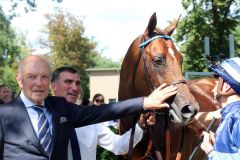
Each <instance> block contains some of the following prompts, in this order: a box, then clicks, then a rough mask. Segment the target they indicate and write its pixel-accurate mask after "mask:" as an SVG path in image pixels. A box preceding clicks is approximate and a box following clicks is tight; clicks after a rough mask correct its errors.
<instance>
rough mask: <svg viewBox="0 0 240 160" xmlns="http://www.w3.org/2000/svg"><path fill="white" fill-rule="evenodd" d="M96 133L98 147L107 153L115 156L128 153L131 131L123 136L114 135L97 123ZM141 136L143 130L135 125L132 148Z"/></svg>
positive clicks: (107, 128)
mask: <svg viewBox="0 0 240 160" xmlns="http://www.w3.org/2000/svg"><path fill="white" fill-rule="evenodd" d="M97 133H98V145H99V146H101V147H103V148H105V149H107V150H108V151H111V152H112V153H114V154H115V155H123V154H127V153H128V148H129V141H130V136H131V129H130V130H129V131H128V132H126V133H124V134H123V135H116V134H115V133H113V132H112V131H111V130H110V128H109V127H106V126H105V125H103V124H102V123H99V124H98V125H97ZM142 136H143V130H142V129H141V128H140V127H139V126H138V125H136V126H135V134H134V143H133V146H134V147H135V146H136V144H137V143H138V142H140V140H141V139H142Z"/></svg>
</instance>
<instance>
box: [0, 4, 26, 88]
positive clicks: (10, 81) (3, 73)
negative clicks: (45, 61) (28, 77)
mask: <svg viewBox="0 0 240 160" xmlns="http://www.w3.org/2000/svg"><path fill="white" fill-rule="evenodd" d="M22 46H23V44H20V40H19V39H18V37H17V36H16V34H15V32H14V30H13V29H12V28H11V23H10V21H9V20H8V19H7V18H6V16H5V15H4V13H3V11H2V9H1V8H0V64H1V66H0V77H1V78H0V83H4V84H6V85H7V86H8V87H9V88H10V89H11V90H12V91H16V90H17V88H18V87H17V84H16V81H15V73H16V70H17V65H16V64H17V63H18V62H19V60H20V58H21V57H22V52H21V50H22Z"/></svg>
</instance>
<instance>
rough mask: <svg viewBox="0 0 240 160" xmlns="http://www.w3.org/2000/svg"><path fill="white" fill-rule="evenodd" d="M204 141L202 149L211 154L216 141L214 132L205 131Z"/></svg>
mask: <svg viewBox="0 0 240 160" xmlns="http://www.w3.org/2000/svg"><path fill="white" fill-rule="evenodd" d="M203 136H204V137H203V142H202V144H201V148H202V150H204V151H205V152H206V154H209V153H210V152H211V151H212V150H213V143H214V133H213V132H210V133H207V132H205V131H204V132H203Z"/></svg>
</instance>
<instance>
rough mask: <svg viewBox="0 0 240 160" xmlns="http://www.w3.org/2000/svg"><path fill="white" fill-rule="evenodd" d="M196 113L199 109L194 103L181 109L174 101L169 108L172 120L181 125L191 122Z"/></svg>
mask: <svg viewBox="0 0 240 160" xmlns="http://www.w3.org/2000/svg"><path fill="white" fill-rule="evenodd" d="M196 114H197V109H196V108H195V107H194V106H192V105H184V106H183V107H181V109H180V110H179V109H178V108H177V106H176V105H175V104H174V103H173V104H171V108H170V110H169V117H170V120H171V121H173V122H175V123H179V124H181V125H186V124H188V123H189V122H191V121H192V119H193V117H194V116H195V115H196Z"/></svg>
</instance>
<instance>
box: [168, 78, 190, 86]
mask: <svg viewBox="0 0 240 160" xmlns="http://www.w3.org/2000/svg"><path fill="white" fill-rule="evenodd" d="M180 83H183V84H186V83H187V82H186V81H185V80H184V79H182V80H177V81H173V82H172V83H170V84H168V85H167V86H171V85H175V84H180Z"/></svg>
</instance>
